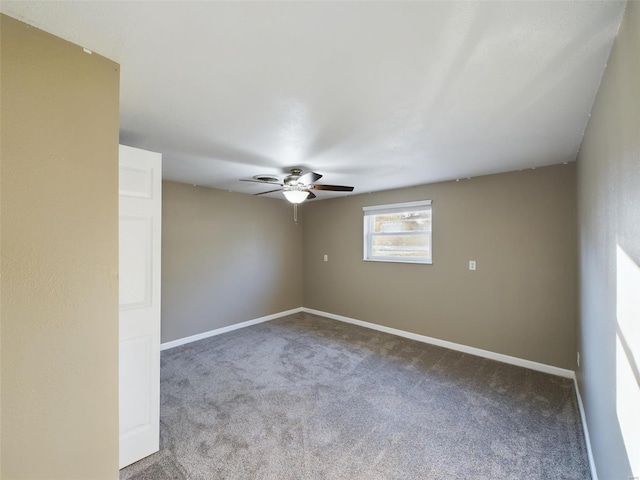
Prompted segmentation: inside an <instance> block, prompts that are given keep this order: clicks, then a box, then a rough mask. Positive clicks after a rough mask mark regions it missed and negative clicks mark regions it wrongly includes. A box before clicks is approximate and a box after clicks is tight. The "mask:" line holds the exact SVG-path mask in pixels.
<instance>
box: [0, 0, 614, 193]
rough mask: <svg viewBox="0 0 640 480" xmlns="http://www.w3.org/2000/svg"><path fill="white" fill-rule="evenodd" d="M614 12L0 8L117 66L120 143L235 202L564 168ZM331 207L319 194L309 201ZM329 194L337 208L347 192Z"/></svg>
mask: <svg viewBox="0 0 640 480" xmlns="http://www.w3.org/2000/svg"><path fill="white" fill-rule="evenodd" d="M624 7H625V3H624V2H615V1H607V2H601V1H596V2H587V1H534V2H522V1H508V2H406V3H405V2H302V1H299V2H297V1H293V2H270V1H262V2H213V1H199V2H184V1H183V2H167V1H142V2H111V1H108V2H100V1H89V2H87V1H46V2H32V1H18V2H15V1H6V0H3V1H2V3H1V7H0V8H1V10H2V12H3V13H6V14H8V15H10V16H12V17H15V18H18V19H20V20H23V21H25V22H27V23H30V24H32V25H34V26H36V27H38V28H41V29H43V30H46V31H48V32H51V33H53V34H55V35H57V36H59V37H62V38H65V39H67V40H70V41H71V42H74V43H76V44H79V45H81V46H83V47H86V48H88V49H91V50H93V51H94V52H96V53H99V54H101V55H103V56H105V57H108V58H110V59H112V60H114V61H116V62H118V63H120V64H121V104H120V110H121V115H120V116H121V119H120V122H121V123H120V128H121V129H120V135H121V138H120V140H121V143H124V144H127V145H132V146H137V147H141V148H145V149H149V150H154V151H158V152H161V153H162V154H163V158H164V172H163V176H164V177H165V178H167V179H171V180H176V181H180V182H186V183H193V184H198V185H206V186H210V187H216V188H223V189H227V190H233V191H238V192H246V193H256V192H260V191H264V190H265V188H264V186H263V185H260V184H255V183H247V182H239V181H238V179H239V178H248V177H251V176H253V175H256V174H276V175H282V174H283V172H284V171H285V169H287V168H290V167H293V166H302V167H304V168H305V169H308V170H313V171H316V172H319V173H321V174H323V175H324V178H323V179H322V181H321V182H320V183H322V182H325V183H331V184H343V185H353V186H355V191H354V193H364V192H369V191H376V190H383V189H389V188H395V187H404V186H410V185H417V184H423V183H431V182H436V181H441V180H449V179H455V178H460V177H470V176H476V175H482V174H488V173H497V172H504V171H510V170H517V169H522V168H530V167H537V166H543V165H550V164H556V163H562V162H570V161H573V160H575V158H576V154H577V151H578V148H579V146H580V142H581V140H582V136H583V133H584V130H585V127H586V124H587V121H588V117H589V112H590V110H591V107H592V104H593V100H594V98H595V95H596V91H597V89H598V86H599V84H600V80H601V78H602V74H603V71H604V68H605V63H606V61H607V57H608V55H609V52H610V50H611V46H612V43H613V40H614V38H615V35H616V34H617V31H618V28H619V25H620V21H621V18H622V14H623V12H624ZM335 195H338V194H335V193H333V194H332V193H328V192H324V191H323V192H319V193H318V198H328V197H330V196H335ZM339 195H344V193H341V194H339Z"/></svg>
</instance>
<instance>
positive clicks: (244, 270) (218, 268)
mask: <svg viewBox="0 0 640 480" xmlns="http://www.w3.org/2000/svg"><path fill="white" fill-rule="evenodd" d="M162 188H163V190H162V342H168V341H171V340H176V339H179V338H183V337H187V336H190V335H195V334H198V333H202V332H206V331H209V330H213V329H216V328H220V327H225V326H227V325H231V324H234V323H239V322H243V321H246V320H251V319H254V318H258V317H262V316H266V315H270V314H272V313H277V312H281V311H285V310H289V309H292V308H297V307H301V306H302V227H301V226H300V225H296V224H295V223H294V222H293V206H292V205H291V204H290V203H288V202H285V201H283V200H276V199H272V198H264V197H252V196H249V195H244V194H240V193H230V192H227V191H224V190H215V189H211V188H204V187H193V186H191V185H186V184H183V183H176V182H167V181H165V182H163V186H162Z"/></svg>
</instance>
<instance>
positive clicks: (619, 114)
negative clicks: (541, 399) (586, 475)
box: [577, 1, 640, 480]
mask: <svg viewBox="0 0 640 480" xmlns="http://www.w3.org/2000/svg"><path fill="white" fill-rule="evenodd" d="M639 52H640V2H636V1H630V2H629V3H628V4H627V9H626V13H625V16H624V19H623V22H622V25H621V27H620V31H619V33H618V38H617V39H616V42H615V45H614V47H613V50H612V52H611V56H610V58H609V62H608V66H607V69H606V71H605V75H604V77H603V80H602V84H601V86H600V90H599V92H598V96H597V98H596V102H595V104H594V107H593V111H592V117H591V120H590V122H589V126H588V128H587V131H586V134H585V137H584V141H583V143H582V147H581V150H580V154H579V156H578V162H577V165H578V210H579V240H580V279H579V284H580V321H579V329H578V349H579V350H580V352H581V358H582V361H581V365H580V368H579V369H578V372H577V376H578V382H579V386H580V391H581V394H582V398H583V401H584V406H585V411H586V417H587V424H588V427H589V433H590V437H591V443H592V447H593V451H594V457H595V462H596V466H597V471H598V475H599V478H600V479H601V480H608V479H618V478H619V479H627V478H632V475H635V476H639V475H640V443H638V442H636V443H635V444H632V443H630V442H629V438H628V437H627V441H626V445H625V436H624V434H623V431H624V430H625V429H632V430H634V431H635V433H636V435H637V433H638V431H640V424H638V423H637V421H636V423H635V424H633V422H629V416H628V415H626V414H625V412H624V407H622V408H621V407H620V406H619V404H620V403H621V402H622V404H623V405H624V404H625V403H627V402H629V401H631V402H633V404H632V408H633V409H635V411H636V412H637V408H638V404H637V398H638V397H639V396H640V387H639V385H640V377H639V376H638V369H639V367H640V365H639V364H640V336H639V335H638V333H637V332H638V330H637V325H638V322H640V318H638V317H637V312H638V311H640V310H638V308H639V307H640V304H639V303H638V302H640V300H639V299H640V53H639ZM628 272H631V273H630V274H629V273H628ZM634 302H635V303H634ZM633 305H635V308H636V310H635V312H636V314H635V315H636V316H635V317H633V318H632V319H631V320H630V319H629V318H628V316H627V315H628V313H627V312H628V311H629V307H632V308H633ZM634 329H635V333H632V332H633V330H634ZM620 345H624V346H623V347H622V348H620ZM634 370H635V372H634ZM627 375H628V378H627V379H626V380H621V379H622V378H624V377H625V376H627ZM634 377H635V378H634ZM625 388H628V389H629V390H628V391H627V392H626V393H624V394H623V395H621V392H622V391H623V390H624V389H625ZM633 394H635V397H633V396H632V395H633ZM636 415H637V414H636ZM636 418H637V417H636ZM621 426H622V428H621ZM631 455H634V456H635V465H636V468H635V470H634V471H633V474H632V473H631V468H630V465H629V459H630V458H631ZM633 478H636V477H633Z"/></svg>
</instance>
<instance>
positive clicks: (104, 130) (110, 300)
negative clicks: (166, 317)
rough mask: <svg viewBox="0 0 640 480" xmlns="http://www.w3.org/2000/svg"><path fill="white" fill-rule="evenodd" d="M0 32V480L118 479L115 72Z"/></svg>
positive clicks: (45, 38) (39, 37)
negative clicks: (0, 445) (0, 225)
mask: <svg viewBox="0 0 640 480" xmlns="http://www.w3.org/2000/svg"><path fill="white" fill-rule="evenodd" d="M1 22H2V23H1V26H2V29H1V30H2V33H1V35H2V37H1V38H2V46H1V48H2V52H1V53H2V73H1V81H2V164H1V171H2V176H1V181H2V185H1V188H2V200H1V205H2V239H1V243H2V251H1V253H0V267H1V270H2V281H1V283H2V286H1V306H2V326H1V328H2V362H1V365H2V366H1V375H2V424H1V433H2V439H3V442H2V452H1V456H2V472H1V475H0V476H2V478H3V479H18V478H20V479H22V478H25V479H26V478H29V479H34V478H38V479H45V478H46V479H50V478H59V479H65V480H70V479H83V480H86V479H116V478H118V280H117V272H118V95H119V92H118V90H119V76H120V72H119V67H118V65H117V64H115V63H113V62H111V61H110V60H107V59H105V58H103V57H100V56H99V55H96V54H93V55H88V54H86V53H84V52H83V50H82V48H81V47H79V46H77V45H73V44H71V43H68V42H65V41H63V40H61V39H58V38H56V37H53V36H51V35H49V34H47V33H44V32H42V31H40V30H37V29H35V28H32V27H28V26H27V25H25V24H23V23H20V22H18V21H15V20H13V19H11V18H9V17H5V16H2V20H1Z"/></svg>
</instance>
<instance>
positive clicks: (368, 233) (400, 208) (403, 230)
mask: <svg viewBox="0 0 640 480" xmlns="http://www.w3.org/2000/svg"><path fill="white" fill-rule="evenodd" d="M362 210H363V212H364V260H370V261H378V262H404V263H431V257H432V255H431V254H432V252H431V200H422V201H419V202H407V203H393V204H390V205H377V206H372V207H362Z"/></svg>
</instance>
